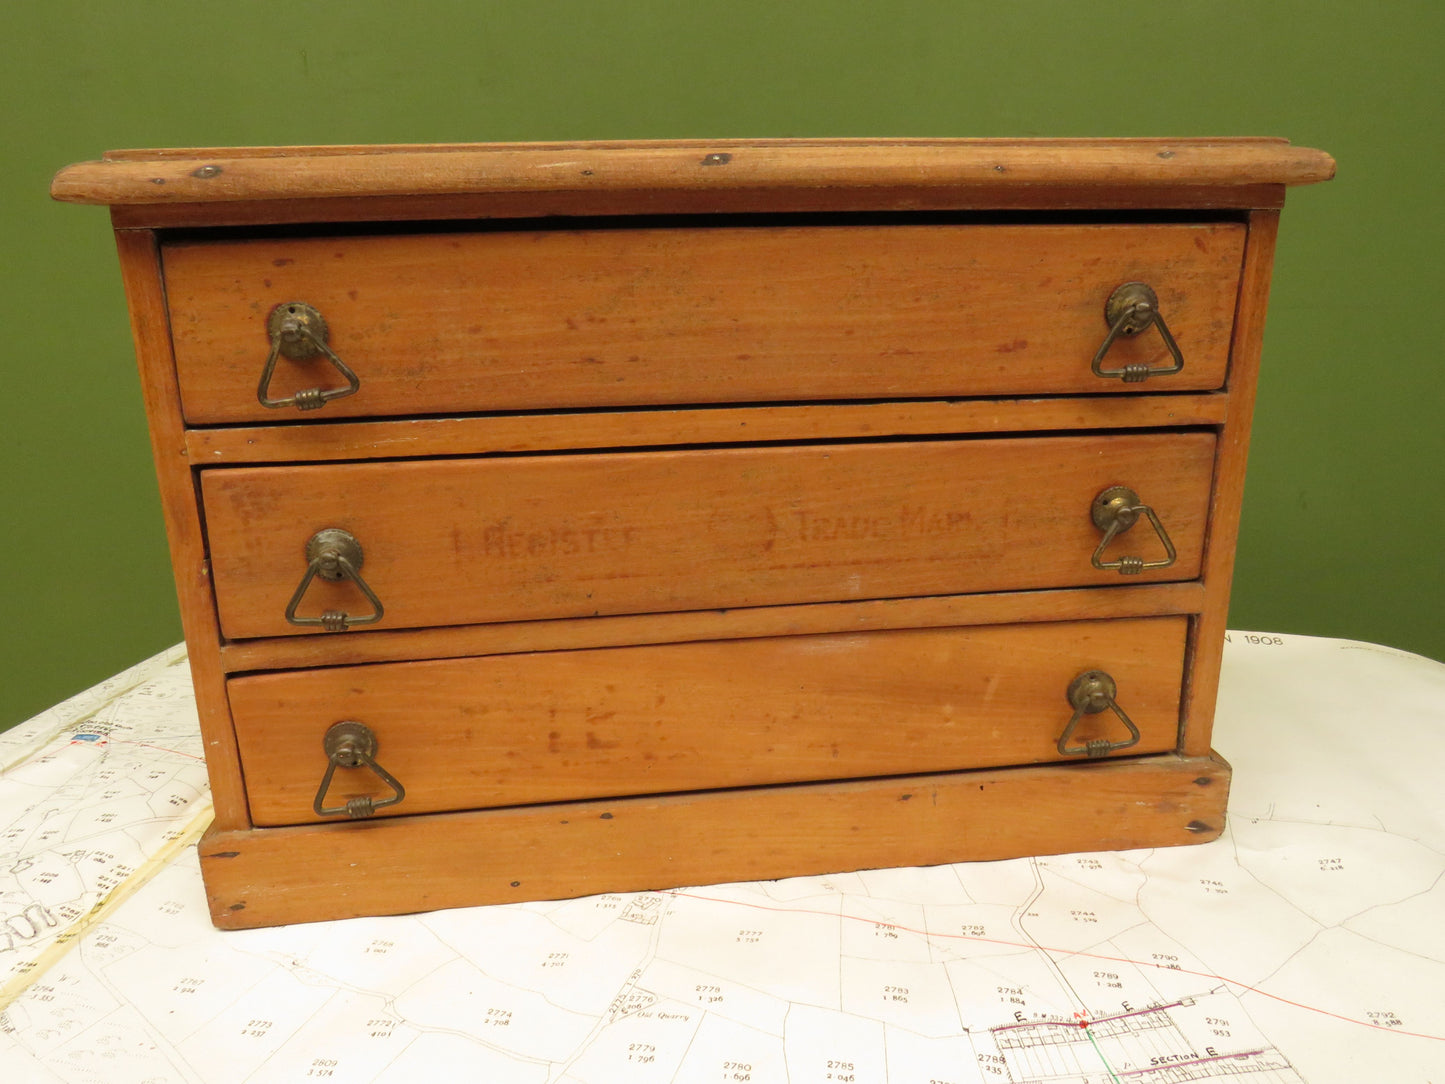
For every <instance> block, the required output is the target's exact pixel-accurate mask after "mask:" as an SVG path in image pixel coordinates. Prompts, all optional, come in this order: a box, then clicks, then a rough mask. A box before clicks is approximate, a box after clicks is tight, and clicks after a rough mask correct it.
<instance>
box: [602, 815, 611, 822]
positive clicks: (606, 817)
mask: <svg viewBox="0 0 1445 1084" xmlns="http://www.w3.org/2000/svg"><path fill="white" fill-rule="evenodd" d="M602 819H603V820H605V821H610V820H611V819H612V814H611V813H604V814H602Z"/></svg>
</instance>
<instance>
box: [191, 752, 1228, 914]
mask: <svg viewBox="0 0 1445 1084" xmlns="http://www.w3.org/2000/svg"><path fill="white" fill-rule="evenodd" d="M1229 774H1230V773H1229V766H1228V765H1227V764H1225V763H1224V762H1223V761H1221V760H1219V759H1217V758H1214V757H1177V756H1174V755H1172V754H1165V755H1162V756H1156V757H1142V758H1138V759H1131V760H1117V761H1104V762H1102V763H1097V764H1054V765H1045V766H1041V767H1024V768H997V769H984V770H980V771H973V772H958V773H954V774H941V775H924V776H912V777H908V778H905V779H873V780H862V781H857V782H841V783H806V784H799V785H795V786H783V787H763V788H756V789H754V788H745V789H742V790H732V791H714V792H708V793H701V794H680V795H667V796H661V797H638V798H619V799H609V800H605V801H594V802H569V803H561V804H555V805H541V806H528V807H523V808H518V809H504V810H490V811H476V812H470V813H453V814H438V815H434V816H425V815H424V816H418V817H397V818H393V819H390V820H385V821H381V820H378V821H370V822H368V821H354V822H351V823H347V824H318V825H305V826H298V827H293V828H260V829H255V830H253V831H250V832H224V831H215V830H213V831H211V832H208V833H207V834H206V836H205V837H204V838H203V839H202V840H201V843H200V848H199V852H200V860H201V871H202V873H203V874H204V875H205V880H206V892H207V896H208V898H209V900H210V904H211V917H212V920H213V921H214V922H215V923H216V925H218V926H221V927H223V928H230V929H241V928H245V927H251V926H266V925H277V924H281V923H288V922H315V921H318V920H321V919H335V918H351V917H353V916H356V915H386V914H405V913H408V912H412V911H428V910H434V909H436V908H441V907H465V906H471V905H474V904H484V903H514V902H518V901H521V900H539V899H565V898H567V897H569V896H585V895H589V894H591V893H595V892H639V891H646V890H651V889H668V888H674V887H678V886H682V885H701V884H712V883H717V882H719V881H752V880H760V879H770V878H776V877H798V876H804V875H807V874H821V873H838V872H843V871H847V870H856V869H874V868H879V867H884V866H931V865H939V864H941V863H945V862H968V861H991V860H995V859H1000V858H1018V857H1021V856H1023V855H1031V854H1063V853H1067V852H1070V851H1085V850H1122V849H1126V848H1137V847H1167V846H1171V845H1176V844H1181V843H1205V842H1208V841H1209V840H1211V839H1214V838H1216V837H1218V835H1219V834H1220V832H1222V831H1223V829H1224V810H1225V805H1226V802H1227V799H1228V796H1229Z"/></svg>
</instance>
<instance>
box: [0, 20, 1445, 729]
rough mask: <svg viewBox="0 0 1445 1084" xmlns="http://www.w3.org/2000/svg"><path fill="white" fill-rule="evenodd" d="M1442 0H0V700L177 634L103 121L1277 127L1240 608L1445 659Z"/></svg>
mask: <svg viewBox="0 0 1445 1084" xmlns="http://www.w3.org/2000/svg"><path fill="white" fill-rule="evenodd" d="M1442 53H1445V5H1441V4H1440V3H1438V0H1419V2H1408V3H1407V2H1395V3H1370V4H1365V3H1345V2H1330V0H1325V2H1321V0H1312V2H1304V0H1289V2H1276V0H1246V2H1239V0H1231V2H1204V0H1171V2H1169V3H1163V4H1161V3H1157V2H1156V3H1149V4H1139V3H1128V2H1116V3H1110V4H1093V3H1085V2H1066V0H1019V2H1015V3H999V2H997V0H990V2H987V3H984V2H979V0H894V2H891V3H872V4H866V3H822V2H817V0H793V2H791V3H779V2H777V0H769V2H757V0H728V2H726V3H722V2H712V0H709V2H689V0H670V2H659V0H642V2H632V3H626V2H624V3H612V4H603V3H597V2H595V0H593V2H584V0H530V2H527V3H496V2H487V0H473V2H470V3H461V2H441V0H413V2H412V3H408V4H401V3H382V2H377V0H350V2H349V3H335V4H323V3H316V2H308V0H288V2H286V3H278V2H274V0H255V2H247V0H229V2H226V3H221V2H217V0H141V2H137V3H129V4H123V3H114V2H98V0H89V2H87V0H50V2H48V3H45V4H39V3H34V4H27V3H24V2H21V0H10V2H9V3H6V4H4V5H0V88H3V102H0V116H3V120H0V131H3V133H4V144H3V156H0V185H3V188H0V218H3V230H0V275H3V284H0V308H3V318H0V334H3V340H0V373H3V387H0V465H3V466H0V532H3V533H0V726H4V725H6V724H9V723H13V722H15V721H18V720H20V719H22V718H24V717H26V716H28V715H29V714H31V713H33V712H35V711H38V710H40V709H42V708H44V707H45V706H47V705H49V704H50V703H52V702H54V701H56V700H58V699H60V698H62V697H65V696H67V695H69V694H71V693H73V692H76V691H77V690H79V689H81V688H84V687H85V686H87V685H89V684H92V683H93V682H95V681H97V680H99V679H101V678H103V677H105V676H106V675H108V674H110V673H112V672H114V671H116V670H118V669H120V668H122V667H124V666H126V665H128V664H130V663H133V662H135V661H137V660H139V659H141V658H142V657H144V656H146V655H148V654H150V653H151V652H154V651H156V650H158V649H159V648H161V647H163V646H165V645H166V644H169V643H172V642H174V641H175V640H177V639H179V637H180V628H179V622H178V619H177V616H176V606H175V599H174V595H173V593H172V589H171V585H170V577H169V571H168V568H167V557H166V552H165V546H164V540H163V537H162V532H161V525H160V515H159V509H158V504H157V499H156V495H155V485H154V481H153V479H152V475H151V466H150V460H149V452H148V446H147V442H146V436H145V426H144V420H143V418H142V411H141V403H140V396H139V391H138V387H137V379H136V375H135V371H134V367H133V363H132V359H131V351H130V345H129V337H128V336H129V333H128V327H127V323H126V315H125V307H124V302H123V298H122V296H121V290H120V284H119V281H118V277H117V274H116V263H115V257H114V254H113V250H112V247H111V239H110V237H109V235H108V221H107V217H106V213H105V212H104V211H103V210H100V209H93V208H78V207H72V206H62V205H58V204H52V203H50V201H49V200H48V198H47V195H46V189H47V185H48V183H49V180H50V176H51V174H52V173H53V172H54V171H55V170H56V169H57V168H59V167H60V166H62V165H64V164H66V163H68V162H71V161H75V160H79V159H84V158H92V157H95V156H97V155H98V154H99V152H101V151H103V150H105V149H106V148H110V147H134V146H138V147H146V146H185V145H229V144H275V143H303V144H305V143H364V142H428V141H467V140H536V139H587V138H642V137H684V136H719V137H720V136H867V135H888V136H896V135H930V136H931V135H938V136H962V135H969V136H1020V135H1068V136H1134V135H1216V134H1217V135H1242V134H1257V135H1283V136H1287V137H1289V138H1290V139H1292V140H1294V141H1295V142H1297V143H1303V144H1306V145H1311V146H1317V147H1321V148H1324V149H1325V150H1328V151H1330V152H1331V153H1333V154H1334V155H1335V156H1336V157H1337V158H1338V160H1339V163H1340V173H1339V177H1338V179H1337V180H1336V181H1334V182H1332V183H1330V184H1328V185H1324V186H1320V187H1315V188H1308V189H1300V190H1296V191H1295V192H1294V194H1293V196H1292V197H1291V200H1290V206H1289V208H1288V209H1287V210H1286V213H1285V218H1284V229H1283V232H1282V235H1281V239H1280V251H1279V257H1278V261H1277V265H1276V288H1275V292H1274V297H1273V307H1272V311H1271V317H1270V324H1269V330H1268V335H1267V338H1266V344H1265V366H1264V374H1263V379H1262V386H1261V390H1260V400H1259V408H1258V425H1257V428H1256V436H1255V442H1254V449H1253V454H1252V458H1251V464H1250V470H1251V474H1250V481H1249V487H1248V492H1247V499H1246V506H1245V516H1244V532H1243V538H1242V540H1241V544H1240V551H1239V566H1238V567H1239V570H1238V576H1237V581H1236V590H1235V600H1234V607H1233V612H1232V623H1233V624H1234V625H1235V626H1236V627H1246V628H1258V629H1270V630H1279V631H1291V632H1302V633H1314V634H1320V635H1330V636H1346V637H1353V638H1358V639H1364V640H1374V641H1380V642H1384V643H1388V644H1392V645H1395V646H1398V647H1402V648H1407V649H1409V650H1413V651H1417V652H1421V653H1423V654H1426V655H1431V656H1434V657H1436V658H1445V621H1442V620H1441V617H1440V610H1441V607H1442V604H1445V561H1442V555H1441V546H1440V539H1441V538H1442V536H1445V499H1442V498H1445V438H1442V433H1445V426H1442V424H1441V417H1442V414H1445V378H1442V375H1441V374H1442V358H1441V353H1442V351H1441V350H1440V348H1439V346H1438V344H1437V340H1438V338H1439V336H1440V331H1439V329H1438V326H1437V325H1438V323H1439V307H1440V306H1439V300H1440V298H1441V296H1442V293H1445V291H1442V286H1445V276H1442V274H1441V271H1440V258H1441V253H1445V236H1442V227H1445V214H1442V212H1441V210H1440V204H1439V199H1438V188H1439V185H1440V178H1441V177H1442V176H1445V154H1442V144H1445V140H1442V139H1441V131H1440V122H1441V106H1442V102H1445V84H1442V81H1441V76H1440V74H1439V73H1440V70H1441V68H1440V59H1439V58H1440V56H1441V54H1442Z"/></svg>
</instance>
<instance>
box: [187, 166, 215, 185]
mask: <svg viewBox="0 0 1445 1084" xmlns="http://www.w3.org/2000/svg"><path fill="white" fill-rule="evenodd" d="M220 175H221V167H220V166H202V167H201V168H200V169H193V170H191V176H192V177H194V178H196V180H198V181H209V180H210V179H211V178H212V177H219V176H220Z"/></svg>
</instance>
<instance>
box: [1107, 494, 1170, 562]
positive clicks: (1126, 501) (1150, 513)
mask: <svg viewBox="0 0 1445 1084" xmlns="http://www.w3.org/2000/svg"><path fill="white" fill-rule="evenodd" d="M1089 511H1090V514H1091V515H1092V516H1093V519H1094V526H1095V527H1097V528H1099V530H1101V531H1103V532H1104V537H1103V538H1101V539H1100V540H1099V546H1098V548H1097V549H1095V550H1094V556H1093V557H1092V558H1090V563H1091V564H1092V565H1093V566H1094V567H1095V568H1097V569H1099V570H1100V571H1101V572H1111V571H1117V572H1118V573H1119V575H1121V576H1134V575H1138V574H1139V573H1140V572H1144V571H1146V570H1148V569H1154V568H1168V567H1169V566H1170V565H1172V564H1173V563H1174V561H1175V559H1176V558H1177V556H1178V555H1177V554H1176V553H1175V552H1174V543H1173V542H1172V541H1170V539H1169V532H1168V531H1166V530H1165V529H1164V524H1162V523H1160V522H1159V517H1158V516H1157V515H1156V514H1155V512H1154V509H1152V508H1150V507H1149V506H1148V505H1147V504H1143V503H1141V502H1140V500H1139V494H1137V493H1135V492H1134V491H1133V490H1132V489H1130V488H1129V487H1128V486H1110V487H1109V488H1108V489H1106V490H1104V491H1103V492H1102V493H1100V494H1099V495H1098V496H1097V497H1095V498H1094V503H1093V505H1092V506H1091V507H1090V509H1089ZM1141 515H1143V516H1146V517H1148V519H1149V523H1150V524H1151V525H1152V526H1153V528H1154V533H1155V534H1156V535H1158V536H1159V541H1160V542H1161V543H1163V545H1164V556H1163V557H1162V558H1159V559H1157V560H1154V561H1146V560H1144V558H1142V557H1128V556H1125V557H1118V558H1116V559H1114V560H1112V561H1106V560H1104V551H1105V550H1106V549H1108V548H1109V543H1110V542H1112V541H1114V539H1115V538H1116V537H1118V536H1119V535H1121V534H1123V533H1124V532H1125V531H1127V530H1128V529H1129V528H1130V527H1132V526H1134V524H1135V523H1137V522H1138V520H1139V517H1140V516H1141Z"/></svg>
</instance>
